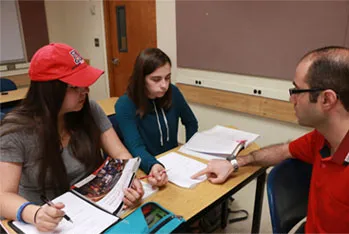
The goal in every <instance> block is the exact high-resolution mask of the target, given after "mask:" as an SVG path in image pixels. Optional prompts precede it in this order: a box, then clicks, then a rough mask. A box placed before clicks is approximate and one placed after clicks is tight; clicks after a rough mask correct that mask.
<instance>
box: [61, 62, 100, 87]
mask: <svg viewBox="0 0 349 234" xmlns="http://www.w3.org/2000/svg"><path fill="white" fill-rule="evenodd" d="M103 73H104V71H103V70H100V69H98V68H94V67H91V66H89V65H88V66H86V67H84V68H83V69H81V70H79V71H77V72H75V73H73V74H71V75H70V76H67V77H64V78H62V79H60V80H61V81H63V82H64V83H67V84H70V85H72V86H78V87H89V86H90V85H92V84H93V83H95V82H96V80H98V78H99V77H100V76H101V75H102V74H103Z"/></svg>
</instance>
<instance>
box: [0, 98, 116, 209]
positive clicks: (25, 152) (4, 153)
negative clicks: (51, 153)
mask: <svg viewBox="0 0 349 234" xmlns="http://www.w3.org/2000/svg"><path fill="white" fill-rule="evenodd" d="M90 106H91V112H92V115H93V118H94V120H95V122H96V124H97V126H98V127H99V129H100V130H101V132H102V133H103V132H105V131H107V130H108V129H109V128H111V127H112V124H111V123H110V121H109V119H108V117H107V116H106V115H105V113H104V111H103V110H102V108H101V107H100V106H99V105H98V104H97V103H96V102H94V101H90ZM37 146H38V137H37V135H36V134H35V133H34V131H33V132H28V131H26V132H24V131H22V132H16V133H11V134H7V135H5V136H3V137H1V139H0V161H1V162H15V163H22V174H21V178H20V182H19V192H18V193H19V195H21V196H22V197H24V198H26V199H27V200H28V201H31V202H34V203H36V204H42V202H41V201H40V194H41V187H40V185H39V184H38V178H37V177H38V174H39V164H38V161H37V160H38V158H39V157H40V155H39V152H38V148H37ZM62 158H63V162H64V164H65V167H66V171H67V174H68V180H69V181H70V185H73V184H75V183H76V182H78V181H79V180H81V179H83V178H84V177H86V176H87V174H88V172H87V171H86V170H85V166H84V165H83V164H82V163H80V162H79V161H78V160H77V159H75V158H74V157H73V155H72V154H71V151H70V147H69V145H68V146H67V147H65V148H64V149H63V152H62ZM1 176H6V175H1ZM46 187H47V190H46V195H47V197H49V198H50V199H52V198H54V191H53V189H52V186H50V185H47V184H46Z"/></svg>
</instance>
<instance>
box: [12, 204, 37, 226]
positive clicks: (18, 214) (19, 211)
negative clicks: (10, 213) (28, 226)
mask: <svg viewBox="0 0 349 234" xmlns="http://www.w3.org/2000/svg"><path fill="white" fill-rule="evenodd" d="M31 204H34V203H32V202H24V203H23V204H22V205H21V206H20V207H19V208H18V210H17V214H16V219H17V220H18V221H19V222H21V223H27V222H25V221H24V220H23V219H22V213H23V210H24V208H26V207H27V206H28V205H31Z"/></svg>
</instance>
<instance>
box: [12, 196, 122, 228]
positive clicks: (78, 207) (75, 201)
mask: <svg viewBox="0 0 349 234" xmlns="http://www.w3.org/2000/svg"><path fill="white" fill-rule="evenodd" d="M53 202H54V203H56V202H63V203H64V204H65V208H64V209H63V210H64V211H65V213H66V214H67V215H68V216H69V217H70V218H71V220H72V221H73V223H70V222H68V221H66V220H65V219H62V221H61V222H60V223H59V225H58V226H57V228H56V229H55V230H54V232H51V233H101V232H102V231H103V230H105V229H106V228H107V227H109V226H110V225H111V224H113V223H114V222H116V221H117V220H118V219H119V218H118V217H116V216H113V215H111V214H108V213H107V212H104V211H102V210H100V209H98V208H96V207H94V206H93V205H91V204H89V203H88V202H86V201H84V200H82V199H81V198H79V197H77V196H76V195H74V194H73V193H71V192H67V193H64V194H63V195H61V196H59V197H57V198H56V199H54V200H53ZM14 224H15V225H16V226H17V227H18V228H19V229H21V230H22V231H23V232H24V233H28V234H36V233H47V232H39V231H38V230H37V229H36V227H35V226H33V225H31V224H23V223H20V222H18V221H14Z"/></svg>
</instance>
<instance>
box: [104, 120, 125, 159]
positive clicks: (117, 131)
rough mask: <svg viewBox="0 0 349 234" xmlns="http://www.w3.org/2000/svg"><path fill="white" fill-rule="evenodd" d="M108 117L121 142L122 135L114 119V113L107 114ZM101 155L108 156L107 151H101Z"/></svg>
mask: <svg viewBox="0 0 349 234" xmlns="http://www.w3.org/2000/svg"><path fill="white" fill-rule="evenodd" d="M108 118H109V120H110V122H111V124H112V125H113V128H114V130H115V132H116V134H117V135H118V137H119V138H120V140H121V142H123V137H122V134H121V130H120V128H119V125H118V122H117V121H116V114H113V115H108ZM103 157H104V158H107V157H108V155H107V153H105V152H103Z"/></svg>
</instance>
